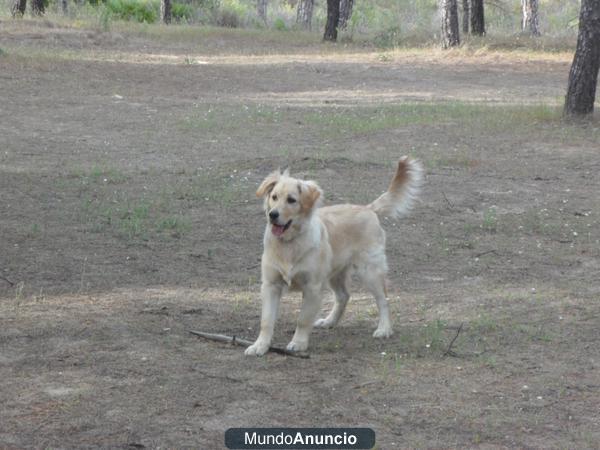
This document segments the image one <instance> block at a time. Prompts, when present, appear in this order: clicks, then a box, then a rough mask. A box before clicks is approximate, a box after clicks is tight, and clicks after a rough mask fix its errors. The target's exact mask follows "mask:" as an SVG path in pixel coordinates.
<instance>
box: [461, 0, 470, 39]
mask: <svg viewBox="0 0 600 450" xmlns="http://www.w3.org/2000/svg"><path fill="white" fill-rule="evenodd" d="M470 20H471V7H470V6H469V0H462V30H463V33H464V34H468V33H469V22H470Z"/></svg>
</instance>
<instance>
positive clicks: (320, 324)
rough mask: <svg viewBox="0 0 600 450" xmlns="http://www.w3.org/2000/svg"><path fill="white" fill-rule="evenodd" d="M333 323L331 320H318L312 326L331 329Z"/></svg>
mask: <svg viewBox="0 0 600 450" xmlns="http://www.w3.org/2000/svg"><path fill="white" fill-rule="evenodd" d="M333 325H334V323H333V322H332V321H331V320H327V319H326V318H325V319H318V320H317V321H316V322H315V324H314V326H315V327H317V328H331V327H333Z"/></svg>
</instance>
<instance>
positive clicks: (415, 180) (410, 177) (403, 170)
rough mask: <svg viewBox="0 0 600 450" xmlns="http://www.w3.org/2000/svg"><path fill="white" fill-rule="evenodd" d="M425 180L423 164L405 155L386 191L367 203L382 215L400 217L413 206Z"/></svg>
mask: <svg viewBox="0 0 600 450" xmlns="http://www.w3.org/2000/svg"><path fill="white" fill-rule="evenodd" d="M422 180H423V166H422V165H421V163H420V162H419V161H417V160H414V159H410V158H409V157H407V156H404V157H402V158H401V159H400V161H399V162H398V168H397V169H396V174H395V175H394V178H393V179H392V182H391V183H390V186H389V188H388V190H387V191H386V192H384V193H383V194H381V196H379V198H378V199H377V200H375V201H374V202H372V203H370V204H369V205H367V207H368V208H371V209H372V210H373V211H375V212H376V213H377V215H381V216H389V217H393V218H400V217H402V216H405V215H406V214H407V213H408V212H409V211H410V209H411V208H412V207H413V204H414V202H415V200H416V199H417V196H418V194H419V190H420V188H421V183H422Z"/></svg>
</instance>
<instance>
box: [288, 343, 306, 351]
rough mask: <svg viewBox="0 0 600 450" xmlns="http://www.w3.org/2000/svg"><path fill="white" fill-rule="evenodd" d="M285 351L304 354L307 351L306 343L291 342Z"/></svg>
mask: <svg viewBox="0 0 600 450" xmlns="http://www.w3.org/2000/svg"><path fill="white" fill-rule="evenodd" d="M286 349H287V350H288V351H289V352H305V351H306V350H307V349H308V342H295V341H291V342H290V343H289V344H288V345H287V347H286Z"/></svg>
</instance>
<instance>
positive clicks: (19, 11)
mask: <svg viewBox="0 0 600 450" xmlns="http://www.w3.org/2000/svg"><path fill="white" fill-rule="evenodd" d="M26 9H27V0H15V1H14V3H13V4H12V7H11V14H12V16H13V18H14V17H23V15H24V14H25V10H26Z"/></svg>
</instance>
